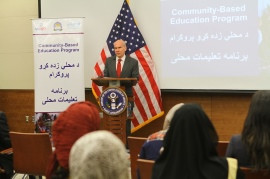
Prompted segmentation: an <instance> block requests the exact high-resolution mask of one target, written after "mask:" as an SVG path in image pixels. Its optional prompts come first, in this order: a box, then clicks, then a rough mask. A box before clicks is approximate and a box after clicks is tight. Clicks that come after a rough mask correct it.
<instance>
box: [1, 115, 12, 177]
mask: <svg viewBox="0 0 270 179" xmlns="http://www.w3.org/2000/svg"><path fill="white" fill-rule="evenodd" d="M8 148H11V142H10V138H9V127H8V124H7V117H6V115H5V113H4V112H2V111H0V151H3V150H5V149H8ZM12 176H13V155H12V154H6V153H1V154H0V178H1V179H10V178H11V177H12Z"/></svg>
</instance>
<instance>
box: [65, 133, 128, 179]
mask: <svg viewBox="0 0 270 179" xmlns="http://www.w3.org/2000/svg"><path fill="white" fill-rule="evenodd" d="M69 167H70V178H71V179H84V178H92V179H110V178H116V179H127V178H129V173H128V167H129V166H128V155H127V153H126V149H125V146H124V144H123V143H122V141H121V140H120V139H119V138H118V137H116V136H115V135H114V134H112V133H111V132H109V131H95V132H91V133H89V134H86V135H84V136H83V137H81V138H80V139H79V140H77V141H76V143H75V144H74V145H73V147H72V149H71V152H70V161H69Z"/></svg>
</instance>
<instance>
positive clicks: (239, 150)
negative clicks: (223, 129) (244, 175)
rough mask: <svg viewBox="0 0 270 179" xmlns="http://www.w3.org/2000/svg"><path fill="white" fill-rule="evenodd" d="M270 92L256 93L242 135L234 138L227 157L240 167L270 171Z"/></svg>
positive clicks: (230, 143)
mask: <svg viewBox="0 0 270 179" xmlns="http://www.w3.org/2000/svg"><path fill="white" fill-rule="evenodd" d="M269 107H270V90H261V91H256V92H255V93H254V94H253V96H252V99H251V103H250V106H249V111H248V114H247V117H246V120H245V123H244V126H243V130H242V133H241V134H239V135H234V136H232V138H231V140H230V142H229V145H228V147H227V151H226V156H228V157H233V158H236V159H237V160H238V161H239V165H240V166H243V167H252V168H255V169H257V170H259V169H268V170H269V169H270V108H269Z"/></svg>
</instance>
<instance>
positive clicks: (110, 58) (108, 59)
mask: <svg viewBox="0 0 270 179" xmlns="http://www.w3.org/2000/svg"><path fill="white" fill-rule="evenodd" d="M115 59H116V57H115V56H111V57H108V58H107V61H111V60H115Z"/></svg>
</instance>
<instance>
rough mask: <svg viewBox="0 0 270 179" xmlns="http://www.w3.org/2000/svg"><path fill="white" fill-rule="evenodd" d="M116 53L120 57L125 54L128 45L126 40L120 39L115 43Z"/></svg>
mask: <svg viewBox="0 0 270 179" xmlns="http://www.w3.org/2000/svg"><path fill="white" fill-rule="evenodd" d="M113 46H114V52H115V55H116V56H117V57H118V58H122V57H123V56H124V55H125V52H126V50H127V46H126V43H125V41H124V40H122V39H119V40H116V41H115V42H114V43H113Z"/></svg>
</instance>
